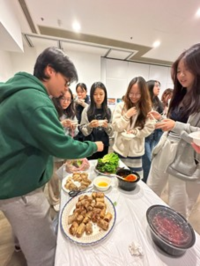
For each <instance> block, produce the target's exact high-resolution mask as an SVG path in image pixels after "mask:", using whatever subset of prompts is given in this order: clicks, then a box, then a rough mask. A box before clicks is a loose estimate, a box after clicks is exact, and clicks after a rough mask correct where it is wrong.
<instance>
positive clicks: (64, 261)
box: [55, 161, 200, 266]
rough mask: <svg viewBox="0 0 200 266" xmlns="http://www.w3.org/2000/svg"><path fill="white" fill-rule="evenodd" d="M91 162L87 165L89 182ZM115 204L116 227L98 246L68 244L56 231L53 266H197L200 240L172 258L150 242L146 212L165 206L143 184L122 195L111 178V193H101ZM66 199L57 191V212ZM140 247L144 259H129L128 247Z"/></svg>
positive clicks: (59, 232) (68, 241)
mask: <svg viewBox="0 0 200 266" xmlns="http://www.w3.org/2000/svg"><path fill="white" fill-rule="evenodd" d="M94 164H96V162H95V161H91V168H90V173H91V175H92V179H93V178H95V177H96V174H95V172H94ZM105 194H106V195H107V196H108V197H109V198H110V199H111V200H112V201H113V202H117V205H116V213H117V219H116V224H115V226H114V229H113V230H112V232H111V233H110V234H109V235H108V237H107V238H106V239H105V240H103V241H102V242H100V243H99V244H96V245H93V246H90V247H82V246H79V245H77V244H74V243H72V242H71V241H70V240H68V239H67V238H66V237H65V236H64V235H63V233H62V232H61V230H60V226H59V229H58V237H57V249H56V257H55V266H164V265H169V266H197V265H198V266H199V265H200V236H199V235H198V234H197V233H196V243H195V245H194V246H193V247H192V248H191V249H189V250H188V251H187V252H186V253H185V254H184V255H183V256H182V257H179V258H173V257H170V256H169V255H167V254H166V253H164V252H162V251H161V250H160V249H159V248H158V247H157V246H156V245H155V244H154V243H153V241H152V239H151V236H150V231H149V227H148V223H147V220H146V211H147V209H148V208H149V207H150V206H151V205H154V204H163V205H166V204H165V203H164V202H163V201H162V200H161V199H160V198H159V197H158V196H157V195H156V194H155V193H154V192H153V191H152V190H151V189H150V188H149V187H148V186H147V185H146V184H144V183H143V182H142V181H139V183H138V185H137V187H136V189H135V190H134V191H131V192H126V191H123V190H121V189H119V188H118V187H117V179H116V178H114V177H112V189H110V190H109V191H108V192H106V193H105ZM68 199H69V197H68V195H67V194H66V193H65V192H64V191H63V190H62V191H61V210H62V208H63V206H64V205H65V203H66V202H67V201H68ZM133 241H134V242H135V241H136V242H137V243H139V244H140V246H141V247H142V249H143V251H144V256H142V257H136V256H132V255H131V254H130V252H129V249H128V246H129V245H130V244H131V243H132V242H133Z"/></svg>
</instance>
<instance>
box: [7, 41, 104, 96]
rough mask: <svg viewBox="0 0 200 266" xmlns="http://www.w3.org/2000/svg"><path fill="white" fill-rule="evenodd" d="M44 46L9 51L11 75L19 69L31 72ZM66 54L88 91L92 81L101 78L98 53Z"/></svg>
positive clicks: (73, 87) (72, 87) (69, 52)
mask: <svg viewBox="0 0 200 266" xmlns="http://www.w3.org/2000/svg"><path fill="white" fill-rule="evenodd" d="M45 48H46V47H45V46H39V47H36V48H29V47H25V49H24V51H25V52H24V53H10V54H11V60H12V75H14V74H15V73H16V72H19V71H25V72H28V73H31V74H32V73H33V68H34V64H35V61H36V58H37V56H38V55H39V54H40V53H41V52H42V51H43V50H44V49H45ZM67 55H68V57H69V58H70V60H71V61H72V62H73V63H74V65H75V67H76V69H77V72H78V77H79V82H84V83H85V84H86V85H87V87H88V91H89V90H90V87H91V85H92V84H93V83H94V82H96V81H99V80H101V57H100V55H95V54H88V53H80V52H72V51H68V52H67ZM75 86H76V84H75V83H74V84H72V85H71V89H72V90H73V91H75Z"/></svg>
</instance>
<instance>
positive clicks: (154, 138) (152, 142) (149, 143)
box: [142, 129, 163, 183]
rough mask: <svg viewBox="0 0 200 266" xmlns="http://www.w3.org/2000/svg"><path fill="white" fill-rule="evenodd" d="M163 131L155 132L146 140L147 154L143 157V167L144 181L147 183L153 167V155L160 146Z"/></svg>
mask: <svg viewBox="0 0 200 266" xmlns="http://www.w3.org/2000/svg"><path fill="white" fill-rule="evenodd" d="M162 134H163V131H162V130H161V129H155V130H154V132H153V133H152V134H151V135H149V136H148V137H146V138H145V154H144V155H143V156H142V165H143V171H144V173H143V176H144V177H143V181H144V182H145V183H146V181H147V178H148V175H149V170H150V167H151V153H152V150H153V148H154V147H155V146H156V145H157V144H158V142H159V140H160V138H161V136H162Z"/></svg>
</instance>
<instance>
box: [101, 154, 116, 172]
mask: <svg viewBox="0 0 200 266" xmlns="http://www.w3.org/2000/svg"><path fill="white" fill-rule="evenodd" d="M118 165H119V157H118V155H117V154H115V153H109V154H106V155H105V156H104V157H103V158H102V159H98V163H97V167H96V168H97V170H98V171H99V172H101V173H110V174H113V173H116V170H117V168H118Z"/></svg>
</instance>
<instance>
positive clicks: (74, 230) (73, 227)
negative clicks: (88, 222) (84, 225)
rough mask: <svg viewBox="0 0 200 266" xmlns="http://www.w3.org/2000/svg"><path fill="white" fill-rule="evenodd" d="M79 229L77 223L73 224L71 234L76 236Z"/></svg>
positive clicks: (70, 229)
mask: <svg viewBox="0 0 200 266" xmlns="http://www.w3.org/2000/svg"><path fill="white" fill-rule="evenodd" d="M77 229H78V223H77V222H73V223H72V225H71V226H70V228H69V232H70V234H71V235H73V236H75V235H76V232H77Z"/></svg>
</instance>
